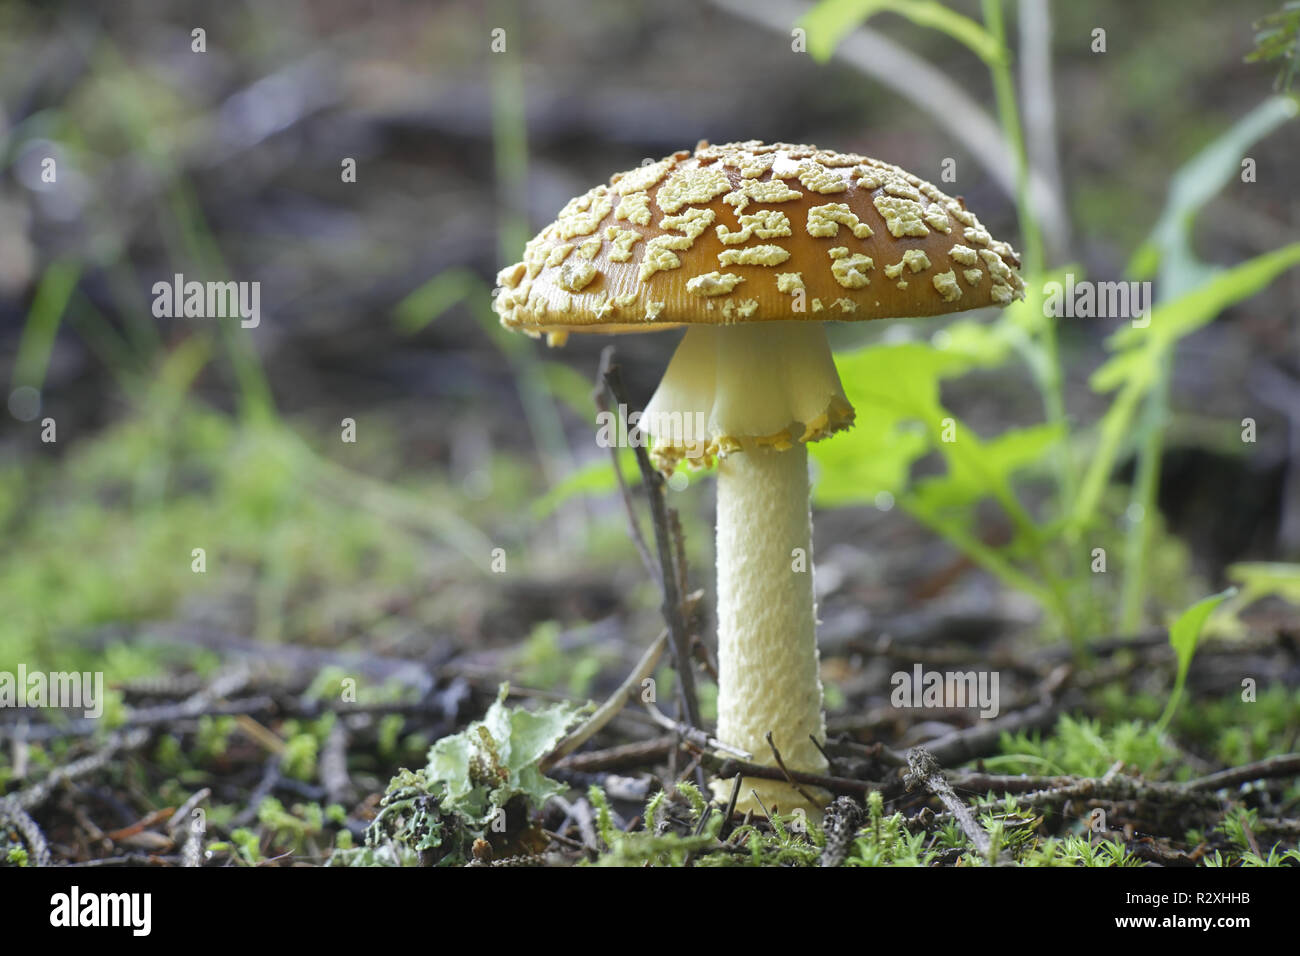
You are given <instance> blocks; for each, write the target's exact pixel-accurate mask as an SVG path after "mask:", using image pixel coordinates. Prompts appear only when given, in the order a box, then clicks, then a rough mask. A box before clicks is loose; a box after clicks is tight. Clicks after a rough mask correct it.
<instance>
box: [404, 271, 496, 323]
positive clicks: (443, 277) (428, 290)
mask: <svg viewBox="0 0 1300 956" xmlns="http://www.w3.org/2000/svg"><path fill="white" fill-rule="evenodd" d="M483 287H484V286H483V280H482V279H480V278H479V277H478V276H477V275H475V274H474V273H473V272H471V271H470V270H468V269H448V270H447V271H446V272H440V273H439V274H438V275H436V276H434V277H433V278H432V279H430V280H429V281H428V282H426V283H424V284H423V285H421V286H419V287H417V288H416V289H414V290H413V291H412V292H410V293H409V294H408V295H407V296H406V297H405V298H404V299H402V301H400V302H398V303H397V305H395V306H394V307H393V314H394V316H395V318H396V321H397V327H398V328H399V329H400V330H401V331H403V332H406V333H408V334H410V333H414V332H418V331H420V330H421V329H422V328H424V327H425V326H426V325H428V324H429V323H430V322H432V321H434V320H435V319H437V318H438V317H440V316H441V315H442V314H443V313H444V312H446V311H447V310H448V309H450V308H452V307H453V306H455V305H458V304H459V303H461V302H463V301H464V300H465V299H467V298H468V297H470V296H471V295H473V294H474V293H476V292H478V291H481V290H482V289H483Z"/></svg>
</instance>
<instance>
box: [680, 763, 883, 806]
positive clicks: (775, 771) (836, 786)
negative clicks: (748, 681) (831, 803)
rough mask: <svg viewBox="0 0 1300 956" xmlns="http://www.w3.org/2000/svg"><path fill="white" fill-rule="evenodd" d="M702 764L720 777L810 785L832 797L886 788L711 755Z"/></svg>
mask: <svg viewBox="0 0 1300 956" xmlns="http://www.w3.org/2000/svg"><path fill="white" fill-rule="evenodd" d="M701 762H702V763H703V764H704V766H705V767H707V768H708V769H709V770H712V771H713V772H714V773H715V774H717V775H718V776H720V777H730V776H734V775H735V774H737V773H740V774H743V775H744V776H746V777H759V778H761V779H763V780H782V781H786V782H789V781H790V780H792V779H793V780H797V781H798V782H799V783H806V784H808V785H809V786H811V787H821V788H822V789H823V790H829V791H831V793H842V794H848V795H850V796H857V797H864V796H866V795H867V794H868V793H870V792H871V791H872V790H879V789H881V787H882V784H880V783H879V782H876V781H872V780H853V779H851V778H849V777H830V776H827V775H826V774H823V773H803V772H802V771H799V770H791V771H789V772H788V773H783V772H782V771H781V768H780V767H769V766H767V765H766V764H761V763H751V762H750V761H748V760H737V759H735V758H734V757H727V758H723V757H719V756H716V755H715V754H711V753H705V754H703V755H702V758H701Z"/></svg>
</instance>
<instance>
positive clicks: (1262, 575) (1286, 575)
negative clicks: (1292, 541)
mask: <svg viewBox="0 0 1300 956" xmlns="http://www.w3.org/2000/svg"><path fill="white" fill-rule="evenodd" d="M1228 577H1229V578H1230V579H1231V580H1233V581H1236V582H1237V583H1238V584H1239V585H1240V586H1241V601H1240V604H1241V606H1242V607H1245V606H1246V605H1247V604H1250V603H1251V602H1253V601H1258V600H1260V599H1261V598H1266V597H1279V598H1281V599H1282V600H1283V601H1287V602H1289V603H1291V604H1297V605H1300V564H1282V563H1277V562H1267V561H1246V562H1242V563H1240V564H1233V565H1230V566H1229V567H1228Z"/></svg>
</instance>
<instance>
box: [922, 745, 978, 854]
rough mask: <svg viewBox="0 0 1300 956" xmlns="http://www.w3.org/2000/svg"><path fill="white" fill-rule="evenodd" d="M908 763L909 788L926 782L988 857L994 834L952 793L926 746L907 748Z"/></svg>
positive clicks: (924, 785)
mask: <svg viewBox="0 0 1300 956" xmlns="http://www.w3.org/2000/svg"><path fill="white" fill-rule="evenodd" d="M907 763H908V766H909V767H910V768H911V769H910V770H909V772H908V774H907V776H906V778H905V779H906V781H907V789H908V790H911V789H913V788H914V787H917V786H923V787H925V789H927V790H929V791H930V792H931V793H932V794H934V795H935V796H936V797H938V798H939V802H940V803H942V804H943V805H944V806H945V807H947V808H948V812H949V813H951V814H952V815H953V817H954V818H956V820H957V822H958V823H959V824H960V825H961V828H962V830H963V831H964V832H965V834H966V836H967V837H969V838H970V841H971V843H973V844H975V849H976V850H978V851H979V855H980V856H982V857H983V858H984V859H986V860H987V859H988V858H989V855H990V851H991V850H992V849H993V840H992V838H991V837H990V836H989V835H988V831H986V830H985V829H984V828H983V827H982V826H980V825H979V824H978V823H977V822H976V821H975V817H974V816H972V815H971V812H970V810H969V809H967V807H966V804H964V803H962V802H961V800H959V799H958V798H957V794H955V793H953V791H952V786H951V785H950V784H949V783H948V781H947V780H945V779H944V777H943V771H942V770H941V769H940V768H939V764H938V762H937V761H936V760H935V759H934V756H933V755H932V754H931V753H930V752H929V751H928V750H926V749H924V748H923V747H913V748H912V749H911V750H909V751H908V752H907ZM990 862H991V861H990Z"/></svg>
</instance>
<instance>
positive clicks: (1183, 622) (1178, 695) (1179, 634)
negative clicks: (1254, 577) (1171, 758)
mask: <svg viewBox="0 0 1300 956" xmlns="http://www.w3.org/2000/svg"><path fill="white" fill-rule="evenodd" d="M1235 593H1236V590H1235V589H1234V588H1229V589H1228V590H1226V591H1221V592H1220V593H1218V594H1212V595H1210V596H1209V597H1207V598H1202V599H1201V600H1199V601H1197V602H1196V603H1195V604H1193V605H1192V606H1191V607H1189V608H1188V609H1187V610H1185V611H1184V612H1183V613H1182V614H1180V615H1178V617H1177V618H1176V619H1175V620H1174V622H1173V624H1171V625H1170V626H1169V644H1170V646H1172V647H1173V649H1174V653H1175V654H1177V655H1178V677H1177V678H1176V679H1175V681H1174V690H1173V693H1171V694H1170V695H1169V703H1168V705H1166V707H1165V712H1164V714H1162V715H1161V717H1160V721H1159V723H1158V724H1157V725H1156V726H1157V727H1158V728H1159V729H1160V730H1164V729H1165V727H1167V726H1169V721H1170V720H1171V719H1172V718H1173V715H1174V712H1175V711H1176V710H1177V709H1178V702H1179V701H1180V700H1181V699H1182V696H1183V687H1184V685H1185V684H1186V683H1187V670H1188V668H1190V667H1191V666H1192V657H1193V655H1195V654H1196V645H1197V644H1198V643H1199V642H1200V640H1201V631H1202V630H1204V628H1205V622H1206V621H1208V620H1209V619H1210V615H1211V614H1213V613H1214V611H1215V609H1216V608H1218V606H1219V605H1220V604H1222V603H1223V602H1224V601H1226V600H1227V599H1228V598H1230V597H1232V596H1233V595H1234V594H1235Z"/></svg>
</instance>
